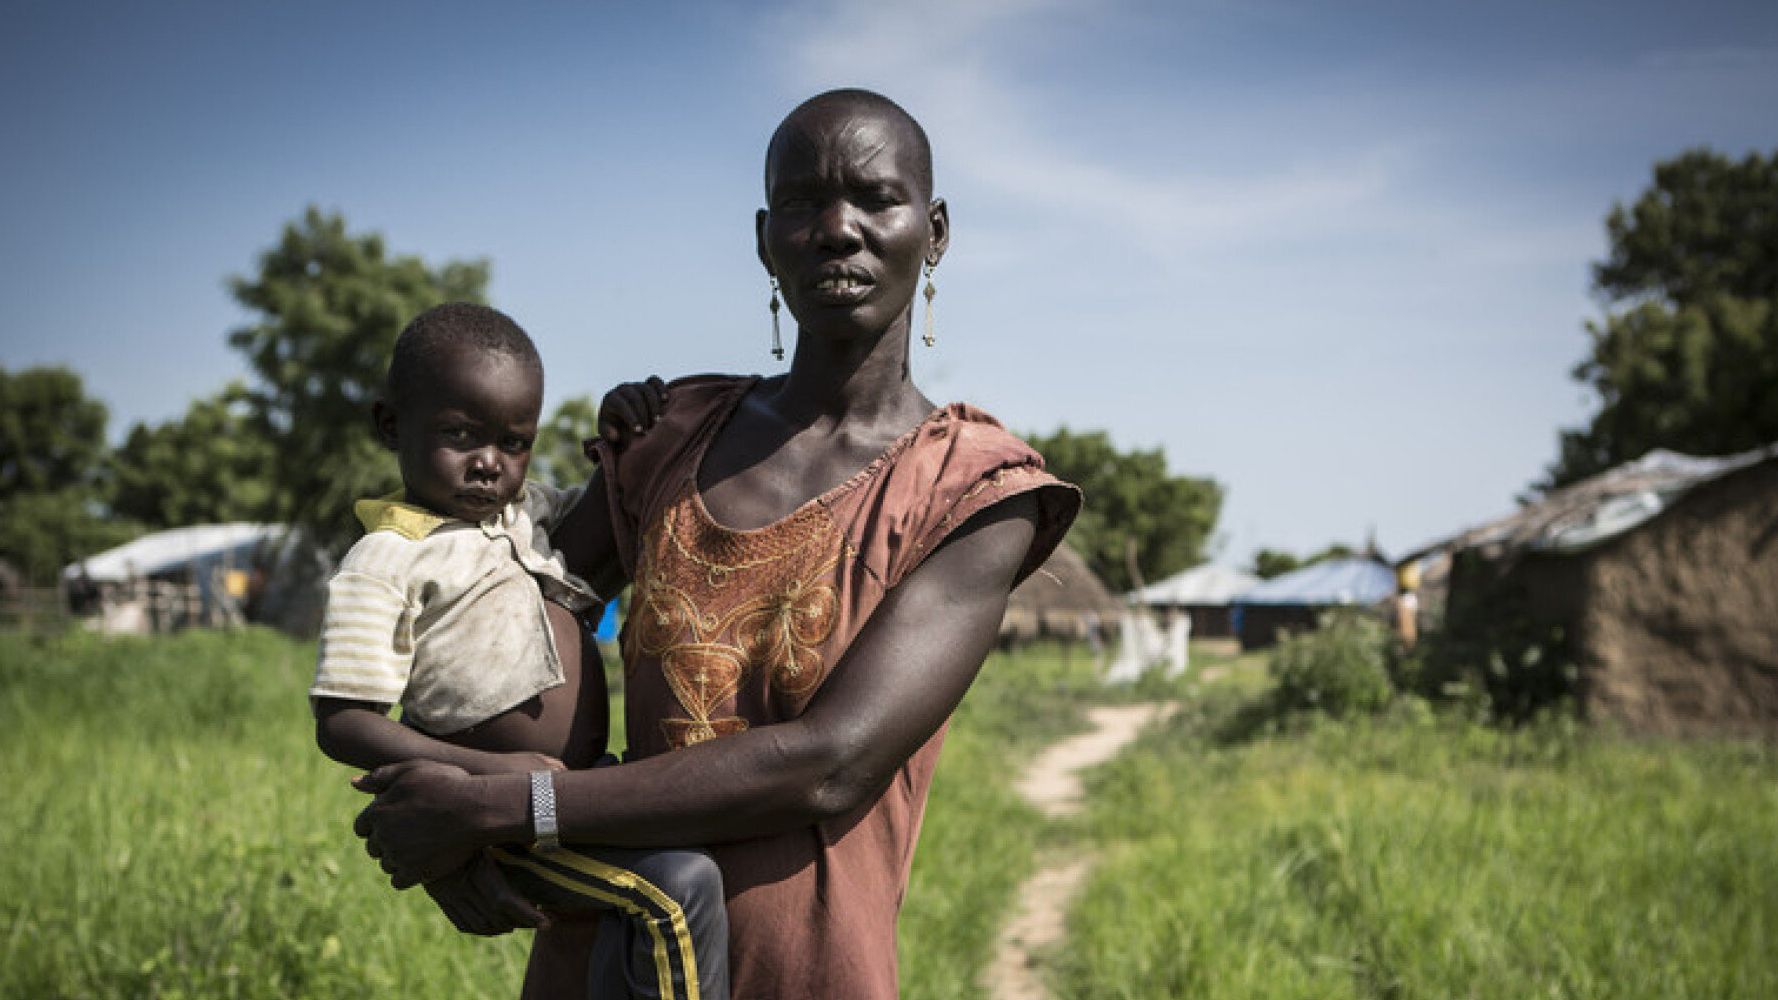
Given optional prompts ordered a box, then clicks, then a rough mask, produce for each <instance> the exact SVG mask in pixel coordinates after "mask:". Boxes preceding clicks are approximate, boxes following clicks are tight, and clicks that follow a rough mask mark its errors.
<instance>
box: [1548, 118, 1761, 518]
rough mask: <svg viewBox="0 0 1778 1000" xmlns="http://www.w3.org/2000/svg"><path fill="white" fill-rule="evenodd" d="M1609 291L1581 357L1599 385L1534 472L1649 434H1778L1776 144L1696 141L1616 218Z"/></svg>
mask: <svg viewBox="0 0 1778 1000" xmlns="http://www.w3.org/2000/svg"><path fill="white" fill-rule="evenodd" d="M1605 226H1606V232H1607V234H1608V236H1609V237H1610V241H1611V247H1610V250H1609V251H1608V253H1607V255H1606V258H1605V259H1604V260H1603V261H1600V262H1599V263H1597V264H1596V265H1595V267H1594V272H1593V285H1594V290H1595V291H1596V292H1597V293H1598V294H1599V295H1600V297H1601V298H1602V299H1603V300H1604V302H1605V304H1606V310H1607V311H1606V314H1605V316H1604V317H1603V319H1601V320H1599V321H1595V322H1589V323H1588V324H1587V330H1588V333H1589V335H1590V337H1591V341H1592V349H1591V353H1590V355H1589V357H1588V358H1587V359H1586V360H1585V361H1582V362H1581V363H1580V364H1579V365H1578V366H1576V367H1575V369H1574V377H1575V379H1576V380H1578V381H1580V382H1583V383H1585V384H1586V385H1588V386H1589V387H1591V388H1592V389H1593V391H1594V392H1595V393H1596V394H1597V395H1598V399H1599V409H1598V412H1597V413H1595V414H1594V415H1593V418H1592V420H1591V421H1590V422H1589V423H1588V425H1587V426H1585V427H1582V428H1573V429H1568V430H1565V431H1563V432H1562V434H1561V439H1560V451H1559V455H1558V457H1557V460H1556V463H1555V464H1554V465H1552V466H1551V467H1550V469H1549V472H1548V474H1547V476H1546V477H1545V478H1544V479H1543V480H1542V481H1540V482H1539V483H1537V484H1536V487H1537V488H1538V489H1541V490H1549V489H1554V488H1557V487H1561V486H1565V485H1567V484H1569V483H1572V482H1574V481H1576V480H1579V479H1583V478H1585V477H1587V476H1590V475H1593V474H1594V473H1597V472H1601V471H1603V470H1605V469H1608V468H1611V467H1612V466H1614V465H1618V464H1620V463H1622V462H1626V461H1629V460H1631V459H1634V458H1637V457H1639V456H1641V455H1642V454H1644V453H1645V452H1647V451H1649V450H1650V449H1652V448H1670V449H1673V450H1676V451H1682V452H1689V453H1692V454H1706V455H1709V454H1723V453H1726V452H1733V451H1740V450H1744V449H1747V448H1752V447H1757V446H1759V445H1762V444H1765V443H1768V442H1771V441H1773V440H1778V391H1775V390H1774V388H1773V387H1774V386H1778V154H1774V155H1773V156H1770V157H1767V156H1761V155H1759V154H1752V155H1749V156H1748V157H1747V158H1746V159H1744V160H1742V161H1740V162H1739V163H1737V162H1734V161H1732V160H1729V159H1727V158H1725V157H1722V156H1719V155H1717V154H1715V153H1711V152H1709V151H1707V150H1694V151H1692V152H1688V153H1686V154H1684V155H1682V156H1680V157H1678V158H1677V159H1674V160H1670V161H1668V162H1665V163H1661V164H1657V165H1656V167H1655V171H1654V184H1653V186H1652V187H1650V188H1649V190H1647V191H1645V192H1644V193H1643V194H1642V196H1641V197H1640V198H1639V199H1638V200H1637V201H1636V203H1635V204H1634V205H1632V206H1630V207H1628V208H1626V207H1625V206H1623V205H1621V204H1620V205H1617V206H1615V207H1614V208H1613V209H1612V211H1611V214H1610V215H1609V217H1608V218H1607V219H1606V223H1605Z"/></svg>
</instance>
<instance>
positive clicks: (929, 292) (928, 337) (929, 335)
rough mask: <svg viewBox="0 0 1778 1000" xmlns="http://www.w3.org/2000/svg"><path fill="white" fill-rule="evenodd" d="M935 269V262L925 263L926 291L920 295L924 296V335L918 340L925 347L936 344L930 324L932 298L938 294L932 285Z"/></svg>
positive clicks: (936, 265) (936, 264)
mask: <svg viewBox="0 0 1778 1000" xmlns="http://www.w3.org/2000/svg"><path fill="white" fill-rule="evenodd" d="M937 267H938V263H937V262H936V261H930V260H929V261H927V262H926V291H925V292H923V293H921V294H923V295H925V296H926V333H925V334H924V335H923V336H921V337H920V339H921V340H924V341H925V342H926V346H927V347H931V346H932V345H933V344H934V343H936V342H937V338H936V337H935V336H933V324H932V297H933V296H935V295H937V294H938V289H937V288H936V287H934V286H933V284H932V272H933V270H934V269H935V268H937Z"/></svg>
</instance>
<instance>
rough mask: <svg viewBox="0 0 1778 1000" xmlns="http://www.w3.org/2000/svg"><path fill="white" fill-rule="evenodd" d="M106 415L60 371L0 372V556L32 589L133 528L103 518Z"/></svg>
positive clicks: (72, 376) (74, 378)
mask: <svg viewBox="0 0 1778 1000" xmlns="http://www.w3.org/2000/svg"><path fill="white" fill-rule="evenodd" d="M106 416H107V415H106V412H105V404H103V403H101V402H99V401H98V400H95V399H88V398H87V395H86V390H85V387H84V386H82V384H81V381H80V376H79V375H76V374H75V373H73V372H71V371H69V370H68V369H66V368H28V369H26V370H24V371H21V372H16V373H9V372H7V371H6V370H5V369H4V368H0V558H4V559H5V560H7V561H8V562H10V563H12V564H13V565H15V566H16V567H18V569H19V570H20V571H21V572H22V573H23V574H24V576H25V578H26V579H27V580H28V581H30V582H31V583H33V584H36V585H39V586H44V585H48V584H52V583H54V582H55V581H56V579H57V577H58V575H59V574H60V573H61V569H62V567H63V566H64V565H66V564H68V563H70V562H73V561H75V560H77V559H80V558H81V557H83V556H88V555H91V554H92V553H94V552H98V551H101V550H103V549H107V548H110V547H111V546H113V545H117V544H119V543H122V542H124V541H127V540H128V539H129V538H130V537H131V536H133V535H135V534H136V533H137V532H138V531H140V530H141V529H140V528H138V527H137V526H135V525H132V524H129V523H127V522H120V521H117V520H115V519H112V518H110V517H108V516H106V511H105V507H104V504H103V500H104V490H105V485H106V484H105V420H106Z"/></svg>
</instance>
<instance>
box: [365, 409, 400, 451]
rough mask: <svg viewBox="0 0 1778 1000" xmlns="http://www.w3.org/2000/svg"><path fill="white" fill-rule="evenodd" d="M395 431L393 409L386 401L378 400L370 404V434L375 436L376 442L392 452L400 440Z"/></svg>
mask: <svg viewBox="0 0 1778 1000" xmlns="http://www.w3.org/2000/svg"><path fill="white" fill-rule="evenodd" d="M396 430H397V427H396V421H395V407H393V406H391V405H389V401H388V400H386V399H378V400H377V401H376V402H374V403H372V404H370V432H371V433H372V434H375V435H376V438H377V442H378V443H379V444H381V445H382V446H383V447H385V448H387V449H389V450H390V451H394V450H395V447H396V443H397V442H398V441H399V440H400V436H399V435H398V434H397V433H396Z"/></svg>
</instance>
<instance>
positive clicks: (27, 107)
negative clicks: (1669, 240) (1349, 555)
mask: <svg viewBox="0 0 1778 1000" xmlns="http://www.w3.org/2000/svg"><path fill="white" fill-rule="evenodd" d="M841 85H862V86H867V87H872V88H874V89H878V90H881V91H883V92H884V93H887V94H889V95H890V96H892V97H894V98H896V99H897V100H899V101H900V102H901V103H903V104H904V105H905V106H907V107H908V108H909V110H911V111H912V112H913V113H914V114H915V116H916V117H918V118H920V120H921V121H922V122H923V123H924V124H925V125H926V127H927V129H928V131H929V133H930V134H931V136H932V139H933V145H934V149H935V154H936V161H937V182H938V189H939V193H940V194H941V195H943V196H944V197H946V198H947V200H948V201H949V203H950V206H951V217H952V221H953V229H954V238H953V243H952V249H951V252H950V254H949V255H948V256H947V257H946V259H945V263H944V265H943V266H942V267H941V268H940V270H939V273H938V276H937V284H938V288H939V296H938V300H937V311H938V327H939V346H938V347H937V348H935V349H932V350H926V349H924V348H921V347H919V345H918V344H916V345H915V346H916V354H915V358H916V360H915V365H916V367H915V373H916V378H917V379H918V380H919V382H920V383H921V385H922V387H923V388H925V389H926V391H927V394H928V395H929V396H932V397H933V398H935V399H939V400H941V401H942V400H944V399H968V400H970V401H973V402H976V403H978V404H980V405H982V406H984V407H986V408H987V409H989V410H990V411H991V412H994V413H996V414H997V415H998V416H1000V417H1001V418H1002V419H1003V420H1004V421H1005V422H1006V423H1007V424H1008V425H1009V426H1012V427H1014V428H1015V429H1025V430H1049V429H1052V428H1054V427H1056V426H1057V425H1059V424H1067V425H1069V426H1071V427H1074V428H1079V429H1092V428H1103V429H1106V430H1109V431H1110V432H1111V434H1112V435H1113V437H1114V439H1115V440H1116V441H1117V442H1118V443H1119V444H1120V445H1121V446H1124V447H1136V446H1141V447H1152V446H1156V445H1158V446H1162V447H1164V448H1165V449H1166V452H1167V456H1168V459H1169V462H1170V464H1171V465H1172V467H1173V468H1174V469H1175V470H1176V471H1178V472H1182V473H1192V474H1203V475H1210V476H1213V477H1215V478H1216V479H1218V480H1219V481H1221V482H1222V483H1223V484H1224V485H1225V487H1226V488H1227V492H1228V495H1227V502H1226V504H1225V508H1224V516H1223V521H1222V525H1221V536H1220V538H1219V541H1218V547H1219V549H1218V551H1219V553H1220V558H1222V559H1224V560H1225V561H1229V562H1235V563H1239V562H1244V561H1245V560H1246V559H1247V558H1248V557H1249V556H1250V554H1251V552H1252V550H1253V549H1254V548H1256V547H1259V546H1262V545H1264V546H1272V547H1282V548H1288V549H1293V550H1306V549H1312V548H1318V547H1320V546H1322V545H1324V544H1326V543H1328V542H1330V541H1336V540H1340V541H1346V542H1349V543H1358V542H1362V541H1363V539H1364V536H1365V534H1366V532H1367V531H1369V530H1371V529H1373V528H1374V530H1375V532H1376V535H1377V537H1378V539H1379V541H1380V542H1381V543H1382V545H1383V546H1384V548H1385V549H1386V550H1387V549H1395V550H1400V549H1403V548H1406V547H1408V546H1410V545H1413V544H1415V543H1418V542H1420V541H1423V540H1426V539H1428V538H1430V537H1433V536H1436V535H1439V534H1441V533H1444V532H1447V531H1452V530H1455V529H1458V528H1460V527H1462V526H1464V525H1466V524H1469V523H1472V522H1475V521H1477V520H1480V519H1483V518H1486V517H1488V516H1491V515H1493V514H1496V513H1500V512H1503V511H1505V510H1507V509H1510V507H1511V505H1512V502H1513V497H1514V496H1515V494H1517V493H1518V492H1519V491H1521V490H1522V489H1523V488H1524V486H1525V485H1526V483H1528V482H1529V481H1530V480H1532V479H1534V478H1535V477H1536V476H1537V475H1538V474H1539V473H1540V472H1541V470H1542V469H1543V467H1544V466H1545V465H1546V464H1547V463H1548V461H1549V460H1550V459H1551V458H1552V457H1553V455H1554V453H1555V438H1556V432H1557V429H1558V428H1559V427H1561V426H1564V425H1569V424H1574V423H1577V422H1579V421H1581V420H1582V419H1583V418H1584V416H1585V415H1586V413H1587V412H1588V409H1589V405H1590V404H1589V401H1588V400H1587V399H1586V397H1585V395H1584V393H1583V392H1582V390H1581V388H1580V387H1579V386H1578V385H1576V384H1575V383H1573V382H1572V381H1571V380H1570V379H1569V378H1568V372H1569V370H1570V368H1571V367H1572V366H1573V365H1574V363H1575V362H1576V361H1578V360H1579V359H1580V358H1581V357H1582V355H1583V354H1584V352H1585V350H1586V336H1585V333H1584V327H1583V323H1584V321H1585V320H1586V319H1587V318H1589V317H1591V316H1596V315H1597V314H1598V304H1597V303H1596V302H1594V301H1593V300H1592V299H1591V298H1590V297H1589V293H1588V277H1589V263H1590V262H1591V261H1592V260H1594V259H1596V258H1597V257H1598V256H1599V255H1600V254H1601V253H1602V252H1603V249H1604V230H1603V224H1602V220H1603V218H1604V216H1605V213H1606V212H1607V211H1608V210H1609V208H1610V207H1611V205H1612V203H1613V202H1614V201H1617V200H1626V199H1631V198H1634V197H1635V195H1636V194H1637V193H1638V192H1639V191H1640V190H1641V189H1642V188H1643V187H1645V186H1646V185H1647V183H1648V181H1649V177H1650V169H1651V167H1652V165H1653V163H1654V162H1655V161H1656V160H1659V159H1663V158H1667V157H1670V156H1673V155H1675V154H1677V153H1678V152H1680V151H1682V150H1684V149H1686V148H1689V147H1693V146H1698V145H1709V146H1712V147H1714V148H1716V149H1718V150H1719V151H1722V152H1725V153H1728V154H1731V155H1734V156H1741V155H1744V154H1745V153H1747V152H1749V151H1752V150H1763V151H1768V152H1769V151H1772V150H1773V149H1774V148H1778V114H1774V113H1773V110H1772V109H1773V107H1774V106H1775V105H1778V4H1773V3H1771V2H1770V0H1764V2H1747V3H1709V2H1706V3H1693V4H1688V5H1683V6H1682V5H1678V4H1670V3H1662V4H1650V3H1621V2H1620V3H1550V2H1545V3H1537V2H1517V0H1514V2H1500V3H1493V4H1487V5H1482V4H1450V3H1426V2H1419V3H1343V4H1323V3H1310V2H1275V0H1260V2H1254V3H1243V4H1227V3H1219V2H1204V3H1189V2H1188V3H1165V2H1119V0H1080V2H1068V0H975V2H930V3H911V4H895V3H887V2H867V0H866V2H835V3H775V4H742V3H724V4H638V3H566V2H554V3H542V2H537V3H520V4H506V5H494V4H467V3H464V4H453V3H436V4H412V3H378V4H347V3H304V4H282V5H275V4H243V3H220V2H218V3H207V4H199V3H181V2H166V3H154V4H139V3H119V4H112V5H105V4H82V3H53V4H52V3H41V2H18V3H12V4H9V5H7V7H6V8H5V11H4V13H0V121H3V122H4V126H5V134H6V140H5V146H6V153H5V155H4V156H0V209H3V210H4V217H5V218H6V220H7V225H6V226H5V227H3V228H0V282H3V283H4V293H5V296H6V300H7V301H8V302H9V303H10V304H11V307H12V319H11V320H10V321H9V322H8V323H6V324H5V326H4V330H5V332H4V333H3V334H0V365H4V366H6V367H8V368H19V367H25V366H29V365H33V364H44V363H60V364H67V365H70V366H72V367H73V368H75V369H77V370H78V371H80V372H81V373H82V375H83V376H84V377H85V378H86V380H87V385H88V388H89V391H90V392H92V393H93V394H94V395H96V396H98V397H99V398H101V399H103V400H105V401H106V403H107V404H109V406H110V407H111V412H112V435H113V436H114V437H116V436H118V435H120V434H121V433H122V432H123V431H124V430H125V429H126V428H127V426H128V424H129V423H131V422H133V421H137V420H149V421H159V420H164V419H168V418H171V417H174V416H177V415H178V414H179V413H181V412H183V411H184V408H185V406H186V405H187V403H188V402H189V401H190V400H191V399H193V398H195V397H198V396H202V395H206V394H208V393H211V392H213V391H215V390H216V389H218V388H219V387H221V385H222V384H223V383H224V382H226V381H227V380H229V379H231V378H237V377H245V376H246V371H245V368H244V366H243V365H242V363H241V361H240V360H239V358H238V357H237V356H236V355H235V354H234V353H233V352H231V351H230V350H229V349H228V347H227V346H226V336H227V333H228V331H229V330H230V329H232V328H234V327H235V326H238V325H240V324H241V323H242V322H243V321H244V320H245V318H246V317H245V315H244V314H243V313H242V311H241V310H240V309H239V308H238V307H236V306H235V305H234V304H233V303H232V302H231V301H230V299H229V298H228V295H227V292H226V290H225V287H224V282H225V280H226V278H227V276H229V275H233V274H243V273H247V272H249V271H250V270H251V269H252V268H253V266H254V262H255V259H256V256H257V254H258V253H259V252H260V251H261V250H263V249H264V248H265V247H267V246H268V245H270V244H271V242H272V241H273V240H274V239H275V238H276V236H277V234H278V232H279V228H280V226H281V225H282V224H283V223H284V222H285V221H287V220H289V219H292V218H294V217H296V216H297V215H298V214H299V213H300V212H301V211H302V209H303V208H304V206H306V205H309V204H316V205H319V206H321V207H323V208H327V209H332V210H338V211H340V212H343V213H344V215H345V217H346V219H347V221H348V223H349V224H350V225H351V226H352V227H353V228H354V229H356V230H369V229H374V230H379V231H381V232H383V233H384V234H385V235H386V236H387V238H388V240H389V242H390V244H391V245H392V246H393V247H394V248H395V249H397V250H399V251H403V252H413V253H419V254H421V255H422V256H424V257H426V258H427V259H428V260H432V261H442V260H444V259H446V258H451V257H487V258H489V259H491V260H492V262H493V267H494V278H493V283H492V286H491V297H492V299H493V301H494V303H495V304H496V305H498V306H500V307H501V308H503V309H505V310H507V311H508V312H510V313H512V314H513V315H514V316H515V317H516V318H517V319H518V320H519V321H520V322H521V323H523V324H524V325H525V326H526V327H527V329H529V330H530V331H531V333H532V335H533V336H534V337H535V338H536V340H537V341H538V344H539V347H540V348H541V349H542V351H543V354H544V358H545V362H546V364H547V367H548V380H549V396H550V405H551V406H552V407H553V405H554V404H555V403H556V402H557V401H559V400H561V399H563V398H566V397H567V396H570V395H576V394H581V393H593V394H598V393H602V392H603V391H604V389H605V388H606V387H608V386H609V385H610V384H612V383H613V382H615V381H619V380H623V379H629V378H636V377H640V376H642V375H645V374H648V373H651V372H660V373H663V374H668V375H672V374H678V373H686V372H691V371H707V370H727V371H764V372H770V371H774V370H777V369H778V367H779V366H778V365H777V364H776V363H775V362H773V361H772V359H771V357H770V356H769V354H768V353H767V346H768V338H769V332H770V326H769V317H768V314H767V312H766V310H765V302H766V298H767V289H766V283H765V278H764V275H763V272H762V271H761V270H760V268H759V265H758V263H757V261H756V260H755V259H754V255H753V247H752V213H753V210H754V209H755V208H756V207H757V206H758V204H759V202H760V169H761V167H760V161H761V158H762V153H763V149H764V144H765V140H766V138H767V136H768V135H769V133H770V131H771V129H772V128H773V127H774V126H775V125H776V123H777V121H778V119H779V118H780V117H781V116H782V115H783V113H784V112H785V111H787V110H788V109H789V108H790V107H791V106H793V105H794V104H795V103H796V102H797V101H799V100H800V99H802V98H804V97H806V96H809V95H810V94H813V93H815V92H817V91H819V90H822V89H826V88H828V87H831V86H841ZM1089 502H1090V501H1089Z"/></svg>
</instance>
